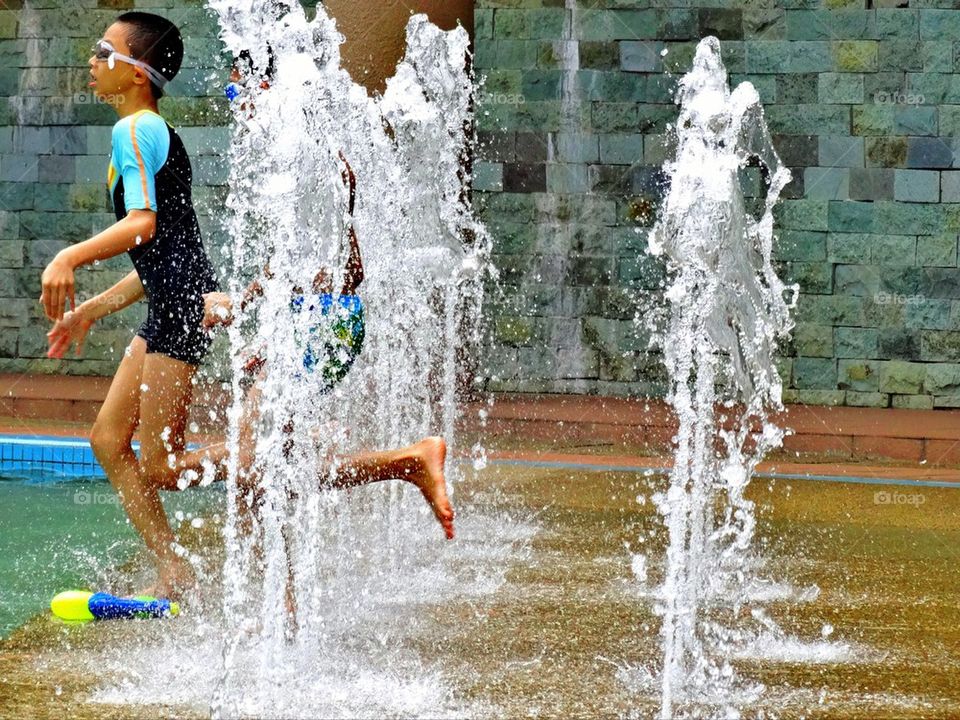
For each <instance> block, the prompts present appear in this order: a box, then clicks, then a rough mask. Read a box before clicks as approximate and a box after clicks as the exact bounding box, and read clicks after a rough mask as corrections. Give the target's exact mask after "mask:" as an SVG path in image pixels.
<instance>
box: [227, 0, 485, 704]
mask: <svg viewBox="0 0 960 720" xmlns="http://www.w3.org/2000/svg"><path fill="white" fill-rule="evenodd" d="M209 5H210V7H211V8H212V9H213V10H215V11H216V12H217V14H218V16H219V20H220V23H221V27H222V37H223V40H224V42H225V44H226V46H227V48H228V50H230V51H232V52H233V53H234V55H235V56H236V55H238V54H239V53H240V52H241V51H242V50H247V51H248V52H249V53H250V56H251V58H252V60H253V64H254V65H255V66H256V67H258V68H266V67H268V65H269V63H270V62H271V59H272V62H273V67H274V75H273V77H272V79H271V80H270V86H269V88H268V89H265V88H262V87H261V86H260V85H259V81H249V82H247V83H246V85H245V87H244V91H243V94H242V95H241V97H240V98H238V99H237V100H235V101H234V104H233V108H234V112H235V117H236V120H237V123H236V129H235V133H234V137H233V143H232V148H231V154H232V162H231V177H230V188H231V191H230V195H229V197H228V201H227V206H228V210H229V219H228V221H227V222H228V230H229V233H230V237H231V238H232V263H233V271H232V276H231V281H230V292H231V293H232V295H233V296H234V297H235V298H239V297H240V296H241V295H242V293H243V290H244V288H245V287H246V285H247V283H248V282H249V281H250V279H251V278H254V277H258V278H260V282H261V283H262V285H263V297H262V299H261V300H260V301H259V303H258V307H256V309H253V310H250V311H248V312H246V313H241V314H240V316H239V317H238V318H237V320H236V321H235V322H234V323H233V325H232V326H231V328H230V331H229V332H230V340H231V347H232V349H233V351H232V370H233V378H234V379H233V393H234V395H233V397H234V404H233V407H232V408H231V412H230V429H229V442H230V444H231V459H230V469H229V473H230V480H229V482H228V488H229V490H228V495H229V497H228V501H227V502H228V514H229V517H228V520H227V523H226V529H225V535H226V538H225V539H226V548H227V562H226V567H225V578H224V580H225V600H224V614H225V622H226V624H227V632H226V637H227V638H228V641H227V647H226V650H225V652H224V664H223V670H222V675H221V679H220V682H219V684H218V687H217V691H216V693H215V696H214V700H213V703H212V709H213V714H214V716H215V717H220V716H230V717H233V716H237V715H242V714H243V713H244V712H245V711H249V710H250V709H251V708H259V711H261V712H262V710H263V708H288V711H289V708H290V707H291V706H290V702H289V683H288V682H287V681H289V680H290V678H291V675H290V672H291V668H296V667H300V666H301V664H302V663H307V662H310V660H312V659H316V658H325V659H326V660H327V666H331V665H333V666H337V665H338V664H340V665H343V666H344V671H345V672H348V670H347V668H346V665H347V664H348V663H346V662H345V661H339V662H338V658H344V657H348V656H349V654H348V653H345V652H344V649H345V648H349V647H350V646H351V637H350V635H351V629H354V628H356V627H357V626H358V625H359V624H360V622H361V620H362V618H363V616H364V614H365V613H371V612H374V611H375V610H376V608H378V607H380V608H382V607H383V606H385V605H388V604H389V603H391V602H395V601H396V600H397V598H398V597H402V596H404V595H405V594H409V593H424V592H426V590H427V588H430V587H431V586H435V585H437V583H438V579H437V578H436V577H433V575H434V574H435V573H436V572H437V570H436V568H435V563H434V562H432V560H431V558H430V557H424V556H423V552H424V551H423V548H416V547H410V546H409V541H407V540H405V538H406V537H407V536H408V535H409V532H406V531H407V530H409V527H410V525H411V523H417V524H418V525H422V524H423V523H424V522H425V521H424V515H425V514H427V515H430V513H429V509H428V508H426V506H425V504H424V503H423V499H422V498H421V497H420V495H419V493H418V492H417V491H416V490H415V489H412V492H411V488H408V487H400V486H399V485H398V484H396V483H394V484H391V486H390V487H378V488H370V490H371V491H370V492H364V493H363V494H362V496H360V497H357V496H351V497H350V499H349V501H345V500H344V493H342V492H337V491H318V486H319V487H321V488H322V487H323V486H324V485H325V484H327V483H329V482H330V481H331V480H332V479H333V477H334V475H335V473H336V470H337V467H338V466H339V465H340V464H341V463H342V462H343V458H344V457H345V456H346V455H347V454H349V453H351V452H356V451H358V450H361V449H374V450H387V449H391V448H398V447H402V446H405V445H408V444H411V443H412V442H414V441H416V440H419V439H420V438H422V437H424V436H426V435H443V436H444V437H445V438H446V439H447V441H448V443H450V445H451V449H453V448H454V447H455V442H454V440H455V438H454V427H455V422H456V420H457V415H458V412H459V409H458V404H457V397H456V389H457V374H458V366H457V358H459V357H462V356H463V355H464V354H465V353H466V352H467V351H469V350H470V347H471V343H473V344H475V343H476V340H477V337H478V334H477V333H478V332H479V330H478V328H479V322H478V321H479V314H480V304H481V299H482V294H481V287H482V286H481V281H482V277H483V274H484V272H485V271H486V268H487V266H488V253H489V240H488V237H487V235H486V233H485V230H484V228H483V227H482V225H480V224H479V223H478V222H477V221H476V220H475V219H474V218H473V215H472V212H471V210H470V207H469V205H468V204H467V202H465V195H464V193H463V175H462V173H463V171H462V161H463V159H464V154H465V153H466V151H467V144H468V140H469V138H468V135H467V132H468V130H469V127H470V121H471V106H470V103H471V95H472V90H473V83H472V78H471V77H470V75H469V72H468V70H467V67H466V59H467V49H468V43H469V38H468V36H467V33H466V32H465V31H464V30H463V29H462V28H457V29H456V30H453V31H450V32H442V31H440V30H439V29H438V28H436V27H435V26H434V25H432V24H430V23H429V22H428V21H427V19H426V17H425V16H422V15H418V16H414V17H412V18H411V20H410V22H409V24H408V27H407V51H406V56H405V57H404V59H403V60H402V62H401V63H400V64H399V66H398V68H397V71H396V74H395V75H394V77H393V78H391V79H390V80H389V81H388V85H387V90H386V92H385V93H384V95H383V96H382V97H381V98H375V99H372V98H370V97H368V95H367V93H366V91H365V90H364V89H363V88H361V87H360V86H358V85H357V84H355V83H354V82H353V81H352V80H351V78H350V77H349V75H348V74H347V73H346V71H344V70H343V69H342V68H341V66H340V55H339V46H340V44H341V42H342V37H341V36H340V34H339V33H338V31H337V29H336V26H335V23H334V21H333V20H332V19H331V18H330V17H329V16H328V15H327V13H326V11H325V10H324V8H323V7H322V6H320V7H318V9H317V13H316V17H315V18H314V19H313V20H311V21H308V20H307V18H306V16H305V14H304V12H303V10H302V8H301V7H300V5H299V3H295V2H285V1H282V0H277V1H275V2H273V3H260V2H242V3H238V2H234V1H232V0H231V1H230V2H227V1H226V0H210V2H209ZM341 153H342V155H343V157H344V158H346V159H347V161H348V162H349V165H350V167H351V168H352V170H353V172H354V173H355V175H356V178H357V198H356V200H357V204H356V209H355V212H354V214H353V217H352V219H351V217H350V216H349V215H348V210H347V208H348V205H349V203H348V197H349V190H348V186H347V184H346V183H345V182H344V172H345V164H344V162H343V160H342V159H341ZM351 222H352V223H353V226H354V227H355V229H356V232H357V235H358V237H359V244H360V247H361V255H362V258H363V263H364V281H363V284H362V285H361V286H360V290H359V294H360V295H361V296H362V298H363V302H364V306H365V313H366V331H365V339H364V350H363V353H362V354H361V356H360V358H359V359H358V361H357V363H356V365H355V366H354V367H353V369H352V371H351V372H350V374H349V375H347V377H346V379H345V380H344V381H343V382H342V383H341V384H339V385H337V386H336V387H334V388H333V389H332V390H330V391H329V392H322V386H321V385H320V380H319V378H318V377H317V374H316V373H314V374H310V373H307V372H305V371H304V354H303V338H305V337H308V335H309V333H310V332H311V323H314V322H315V318H314V319H313V320H311V318H310V316H309V313H296V312H292V306H291V291H292V289H293V288H309V287H311V286H312V284H313V282H314V279H315V276H316V274H317V272H318V271H319V270H320V269H326V270H327V271H328V276H329V277H330V278H331V281H330V285H331V286H332V287H334V288H337V287H340V286H341V285H342V284H343V279H344V268H345V266H346V261H347V254H348V252H349V248H348V243H347V240H346V238H347V229H348V227H349V225H350V223H351ZM267 266H269V274H266V273H265V272H264V268H265V267H267ZM236 304H237V303H236V302H235V306H236ZM251 353H259V354H260V356H261V357H262V358H263V359H264V360H265V361H266V363H265V366H266V368H267V373H266V374H265V376H262V377H261V378H260V380H259V382H258V385H259V393H260V395H259V400H258V404H257V406H258V408H259V413H258V415H257V416H256V421H255V424H254V428H255V432H254V433H253V434H254V438H255V452H254V454H253V458H254V462H253V470H254V472H255V473H256V474H257V475H258V476H259V478H260V480H259V491H258V492H257V493H254V492H251V491H246V490H244V489H242V487H240V486H239V485H238V478H240V477H242V475H241V473H243V472H244V470H243V469H242V468H241V461H240V450H239V448H240V446H241V439H242V438H241V429H240V427H241V419H242V418H243V417H244V413H245V412H246V410H245V407H244V395H245V392H244V390H245V388H244V387H243V384H242V381H241V378H242V376H243V366H244V363H245V362H246V361H247V359H248V357H249V356H250V354H251ZM291 427H292V432H291ZM446 470H447V479H448V489H449V490H450V491H451V492H452V486H453V485H454V484H455V481H456V472H457V470H456V466H454V465H452V464H450V463H448V464H447V468H446ZM254 504H260V509H259V512H258V513H257V517H256V518H254V519H252V520H251V517H250V515H251V508H252V506H253V505H254ZM430 517H431V522H432V515H430ZM429 530H430V531H431V532H436V533H438V534H439V532H440V531H439V529H437V528H436V527H435V526H431V527H429ZM425 531H426V530H425V529H421V532H425ZM405 543H406V545H405ZM258 545H259V547H258ZM288 578H289V579H290V581H291V587H292V590H293V595H294V596H295V598H296V606H297V612H296V622H292V621H291V620H290V618H289V615H288V613H285V612H282V608H284V606H285V604H286V603H288V602H289V600H288V597H287V583H288ZM254 657H257V658H259V659H258V660H256V661H253V658H254ZM251 662H254V663H255V664H256V665H258V667H257V670H256V672H255V673H251V672H250V671H249V666H250V663H251ZM294 675H296V672H294ZM299 710H300V711H305V710H304V709H303V708H300V709H299ZM328 710H329V708H328ZM313 711H314V712H316V711H317V709H316V708H314V709H313ZM278 712H282V711H280V710H278Z"/></svg>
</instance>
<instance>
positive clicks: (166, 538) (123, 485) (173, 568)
mask: <svg viewBox="0 0 960 720" xmlns="http://www.w3.org/2000/svg"><path fill="white" fill-rule="evenodd" d="M150 357H151V358H156V357H163V356H156V355H151V356H150ZM166 359H167V360H169V358H166ZM171 362H176V361H171ZM147 363H148V358H147V355H146V342H145V341H144V340H143V338H141V337H135V338H134V339H133V341H132V342H131V343H130V346H129V349H128V352H127V353H126V354H125V355H124V358H123V360H121V362H120V366H119V367H118V368H117V373H116V375H115V376H114V379H113V382H112V383H111V385H110V390H109V392H108V393H107V397H106V400H105V401H104V403H103V406H102V407H101V409H100V413H99V414H98V415H97V420H96V422H95V423H94V426H93V430H92V431H91V434H90V444H91V446H92V448H93V451H94V453H95V454H96V456H97V460H98V461H99V462H100V464H101V466H102V467H103V469H104V472H105V473H106V475H107V477H108V478H109V480H110V483H111V484H112V485H113V487H114V488H115V489H116V491H117V493H118V495H119V496H120V501H121V503H122V504H123V508H124V510H125V511H126V512H127V515H128V516H129V518H130V522H131V524H133V526H134V528H136V530H137V532H139V533H140V535H141V536H142V537H143V539H144V541H145V543H146V545H147V547H148V548H149V549H150V550H151V551H152V552H153V553H154V555H155V556H156V557H157V561H158V563H159V569H160V574H161V583H160V586H162V587H163V589H167V588H166V586H167V585H170V586H172V585H175V584H178V583H179V582H180V580H182V579H184V578H186V576H187V575H188V574H189V565H187V564H186V563H185V562H184V561H183V560H182V559H181V558H179V557H177V556H176V554H175V553H174V551H173V543H174V542H175V538H174V535H173V530H172V529H171V528H170V523H169V522H168V521H167V516H166V513H165V512H164V509H163V504H162V503H161V501H160V496H159V494H158V492H157V487H156V486H155V485H154V484H153V483H152V482H151V481H150V480H149V479H147V478H145V477H144V472H143V466H142V465H141V463H140V462H139V461H138V460H137V456H136V455H135V454H134V452H133V448H132V447H131V444H130V443H131V440H132V438H133V433H134V430H135V429H136V427H137V422H138V420H140V421H141V452H143V448H144V442H143V440H144V438H145V437H149V435H150V434H151V432H154V433H159V432H161V431H162V427H161V429H160V430H159V431H157V430H156V429H155V428H156V420H157V419H158V418H157V410H158V408H156V407H155V406H157V405H163V404H164V403H163V402H157V396H158V394H160V393H163V396H164V399H165V400H166V401H170V403H171V405H172V406H173V405H186V404H188V403H189V399H190V394H191V390H192V388H191V385H190V383H189V382H187V383H186V384H185V385H181V386H179V387H177V386H176V385H173V384H171V383H169V379H172V378H168V379H166V380H165V379H164V378H162V377H158V376H157V374H156V371H155V368H152V369H151V371H150V372H149V373H148V372H147V371H146V369H145V365H146V364H147ZM150 364H151V365H154V363H150ZM180 364H181V365H183V363H180ZM187 367H189V366H187ZM190 377H192V374H191V375H190ZM151 383H152V387H151V388H150V390H149V391H144V392H142V391H141V386H142V385H144V384H147V385H148V386H149V385H150V384H151ZM166 385H170V387H169V388H168V387H165V386H166ZM148 393H149V395H148ZM142 396H145V397H142ZM184 396H185V397H184ZM142 400H147V402H148V403H149V404H150V405H152V406H154V407H153V409H152V411H148V413H146V414H147V415H148V417H147V418H141V412H142V410H143V409H144V408H143V407H142V405H141V401H142ZM144 421H146V422H144ZM146 446H147V447H149V442H147V443H146ZM163 462H164V463H165V462H166V456H165V455H164V457H163Z"/></svg>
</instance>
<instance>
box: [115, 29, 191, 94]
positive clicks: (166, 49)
mask: <svg viewBox="0 0 960 720" xmlns="http://www.w3.org/2000/svg"><path fill="white" fill-rule="evenodd" d="M116 21H117V22H121V23H124V24H125V25H128V26H129V27H130V30H129V32H128V33H127V44H128V45H130V54H131V55H132V56H133V57H135V58H136V59H137V60H142V61H143V62H145V63H147V65H149V66H150V67H152V68H153V69H154V70H156V71H157V72H158V73H160V74H161V75H163V76H164V77H165V78H166V79H167V80H173V78H174V77H176V75H177V73H178V72H180V65H181V64H182V63H183V38H182V37H180V30H179V29H178V28H177V26H176V25H174V24H173V23H172V22H170V21H169V20H167V19H166V18H165V17H161V16H159V15H154V14H153V13H146V12H139V11H133V12H126V13H123V14H122V15H121V16H120V17H118V18H117V20H116ZM150 90H151V92H153V97H154V98H156V99H159V98H162V97H163V90H162V89H161V88H159V87H157V85H156V83H154V82H152V81H151V82H150Z"/></svg>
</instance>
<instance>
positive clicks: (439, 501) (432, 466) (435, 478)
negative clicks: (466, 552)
mask: <svg viewBox="0 0 960 720" xmlns="http://www.w3.org/2000/svg"><path fill="white" fill-rule="evenodd" d="M413 449H414V452H415V454H416V455H417V457H418V458H419V460H420V464H421V467H422V470H421V472H419V473H417V474H416V476H415V477H412V478H410V482H412V483H413V484H414V485H416V486H417V487H418V488H420V492H421V493H423V497H424V498H426V500H427V502H428V503H430V507H431V508H432V509H433V514H434V515H436V517H437V520H438V521H439V522H440V525H441V527H443V532H444V534H445V535H446V536H447V540H453V519H454V512H453V508H452V507H451V506H450V499H449V498H448V497H447V481H446V478H445V477H444V474H443V468H444V462H445V461H446V457H447V443H446V441H445V440H444V439H443V438H442V437H436V436H433V437H428V438H424V439H423V440H421V441H420V442H418V443H417V444H416V445H414V446H413Z"/></svg>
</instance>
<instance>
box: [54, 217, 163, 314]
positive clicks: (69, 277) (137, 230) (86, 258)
mask: <svg viewBox="0 0 960 720" xmlns="http://www.w3.org/2000/svg"><path fill="white" fill-rule="evenodd" d="M156 228H157V215H156V213H155V212H153V211H152V210H130V211H129V212H128V213H127V216H126V217H124V218H123V219H122V220H118V221H117V222H115V223H114V224H113V225H111V226H110V227H108V228H107V229H106V230H104V231H103V232H101V233H98V234H96V235H94V236H93V237H92V238H90V239H89V240H84V241H83V242H81V243H77V244H76V245H71V246H70V247H68V248H64V249H63V250H61V251H60V252H58V253H57V255H56V257H54V259H53V260H52V261H51V262H50V264H49V265H47V267H46V269H45V270H44V271H43V275H42V277H41V285H42V288H43V290H42V293H41V295H40V302H41V303H42V304H43V310H44V312H45V313H46V315H47V317H48V318H50V320H60V319H62V318H63V308H64V304H65V303H66V301H67V300H69V301H70V309H71V310H73V309H75V306H76V300H75V283H74V271H75V270H76V269H77V268H78V267H81V266H83V265H89V264H90V263H92V262H93V261H94V260H104V259H106V258H110V257H113V256H114V255H120V254H121V253H125V252H127V251H128V250H131V249H132V248H135V247H136V246H137V245H142V244H144V243H147V242H150V240H152V239H153V236H154V233H155V232H156ZM121 282H122V281H121ZM138 282H139V280H138ZM142 289H143V288H142V286H141V290H142ZM135 299H138V298H135ZM131 302H133V300H131Z"/></svg>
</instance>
